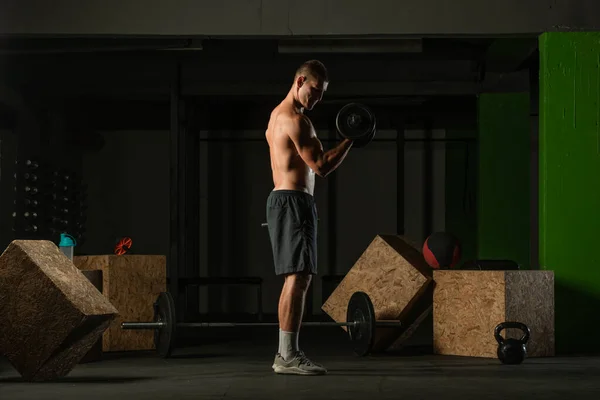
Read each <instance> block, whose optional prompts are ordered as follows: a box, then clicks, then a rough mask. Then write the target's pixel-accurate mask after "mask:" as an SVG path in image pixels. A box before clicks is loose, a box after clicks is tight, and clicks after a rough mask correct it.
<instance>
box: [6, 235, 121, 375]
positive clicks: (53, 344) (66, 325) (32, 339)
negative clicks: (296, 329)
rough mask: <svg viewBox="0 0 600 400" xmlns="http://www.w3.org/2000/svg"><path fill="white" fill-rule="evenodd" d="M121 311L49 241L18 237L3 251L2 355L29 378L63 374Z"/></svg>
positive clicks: (82, 355) (89, 347)
mask: <svg viewBox="0 0 600 400" xmlns="http://www.w3.org/2000/svg"><path fill="white" fill-rule="evenodd" d="M116 314H117V310H116V309H115V307H113V305H112V304H110V302H109V301H108V300H107V299H106V297H104V296H103V295H102V294H101V293H100V292H99V291H98V289H96V288H95V287H94V285H93V284H92V283H91V282H90V281H89V280H88V279H87V278H86V277H85V276H84V275H83V274H82V273H81V271H79V270H78V269H77V268H75V266H74V265H73V263H72V262H71V261H70V260H69V259H68V258H67V257H66V256H65V255H64V254H63V253H62V252H61V251H60V250H59V249H58V247H57V246H56V245H55V244H54V243H53V242H50V241H47V240H14V241H12V242H11V243H10V244H9V246H8V247H7V248H6V250H5V251H4V252H3V253H2V255H0V354H3V355H5V356H6V358H7V359H8V360H9V361H10V362H11V364H12V365H13V366H14V367H15V369H16V370H17V371H18V372H19V373H20V374H21V375H22V376H23V378H24V379H25V380H28V381H45V380H53V379H56V378H61V377H64V376H66V375H67V374H69V372H70V371H71V370H72V369H73V368H74V367H75V366H76V365H77V363H78V362H79V361H80V360H81V359H82V358H83V357H84V356H85V354H86V353H88V352H89V350H90V349H91V348H92V346H93V345H94V343H96V342H97V341H98V339H100V338H101V337H102V334H103V332H105V331H106V329H107V328H108V326H109V325H110V323H111V321H112V320H114V318H115V315H116Z"/></svg>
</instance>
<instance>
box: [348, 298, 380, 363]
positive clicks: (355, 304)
mask: <svg viewBox="0 0 600 400" xmlns="http://www.w3.org/2000/svg"><path fill="white" fill-rule="evenodd" d="M346 321H347V322H354V321H356V322H358V324H357V325H356V326H352V325H349V326H348V335H349V336H350V341H351V342H352V347H353V349H354V353H355V354H356V355H357V356H366V355H367V354H369V353H370V352H371V350H372V349H373V340H374V337H375V336H374V335H375V309H374V308H373V303H372V302H371V299H370V298H369V295H368V294H366V293H365V292H355V293H354V294H353V295H352V296H351V297H350V301H349V302H348V309H347V311H346Z"/></svg>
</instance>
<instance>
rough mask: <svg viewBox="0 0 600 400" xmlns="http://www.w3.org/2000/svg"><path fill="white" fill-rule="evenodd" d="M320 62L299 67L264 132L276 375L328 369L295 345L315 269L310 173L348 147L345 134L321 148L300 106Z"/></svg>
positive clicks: (315, 83)
mask: <svg viewBox="0 0 600 400" xmlns="http://www.w3.org/2000/svg"><path fill="white" fill-rule="evenodd" d="M328 83H329V78H328V76H327V70H326V68H325V66H324V65H323V64H322V63H321V62H319V61H316V60H311V61H307V62H305V63H304V64H303V65H301V66H300V68H298V70H297V71H296V74H295V76H294V83H293V85H292V87H291V89H290V91H289V93H288V94H287V96H286V98H285V99H284V100H283V101H282V102H281V103H280V104H279V105H278V106H277V107H276V108H275V109H274V110H273V112H272V113H271V117H270V120H269V125H268V128H267V132H266V134H265V136H266V138H267V142H268V143H269V147H270V154H271V168H272V170H273V183H274V185H275V187H274V188H273V191H272V192H271V193H270V194H269V197H268V199H267V207H266V209H267V223H268V228H269V236H270V240H271V246H272V249H273V261H274V263H275V273H276V274H277V275H280V276H283V277H284V279H285V280H284V284H283V289H282V291H281V297H280V299H279V308H278V314H279V351H278V352H277V354H276V356H275V361H274V363H273V370H274V371H275V372H276V373H279V374H298V375H321V374H325V373H326V372H327V370H326V369H325V368H324V367H323V366H321V365H318V364H316V363H314V362H312V361H310V360H309V359H308V358H307V357H306V356H305V355H304V353H303V352H302V351H301V350H300V348H299V346H298V333H299V330H300V324H301V321H302V314H303V312H304V302H305V299H306V292H307V290H308V287H309V285H310V282H311V278H312V275H314V274H316V273H317V209H316V206H315V200H314V197H313V195H314V189H315V175H318V176H320V177H322V178H324V177H326V176H327V175H329V174H330V173H331V172H333V171H334V170H335V169H336V168H337V167H338V166H339V165H340V164H341V162H342V161H343V160H344V158H345V157H346V155H347V154H348V151H349V150H350V148H351V147H352V141H351V140H348V139H345V140H343V141H341V142H340V143H339V144H338V145H337V146H336V147H334V148H333V149H331V150H329V151H327V152H325V151H323V146H322V145H321V142H320V140H319V139H318V138H317V135H316V133H315V129H314V127H313V126H312V123H311V121H310V120H309V118H308V117H307V116H305V115H304V110H311V109H312V108H313V107H314V106H315V105H316V104H317V103H318V102H319V101H320V100H321V98H322V97H323V93H324V92H325V91H326V90H327V85H328Z"/></svg>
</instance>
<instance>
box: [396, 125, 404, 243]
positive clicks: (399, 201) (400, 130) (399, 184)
mask: <svg viewBox="0 0 600 400" xmlns="http://www.w3.org/2000/svg"><path fill="white" fill-rule="evenodd" d="M395 125H396V232H397V234H398V235H404V230H405V227H404V143H405V142H404V122H403V121H396V122H395Z"/></svg>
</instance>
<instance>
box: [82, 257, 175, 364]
mask: <svg viewBox="0 0 600 400" xmlns="http://www.w3.org/2000/svg"><path fill="white" fill-rule="evenodd" d="M73 263H74V264H75V266H77V268H79V269H81V270H93V269H99V270H102V293H103V294H104V296H105V297H106V298H107V299H108V300H109V301H110V302H111V303H112V304H113V305H114V306H115V307H116V308H117V309H118V310H119V315H118V317H117V318H115V320H114V321H113V322H112V323H111V325H110V327H109V328H108V329H107V330H106V332H105V333H104V336H103V338H102V351H104V352H109V351H130V350H153V349H154V331H152V330H124V329H121V323H122V322H124V321H131V322H141V321H152V319H153V318H154V308H153V304H154V302H155V301H156V299H157V298H158V295H159V294H160V293H161V292H164V291H166V286H167V270H166V265H167V260H166V257H165V256H162V255H137V254H135V255H134V254H132V255H127V254H126V255H122V256H117V255H93V256H79V257H73Z"/></svg>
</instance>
